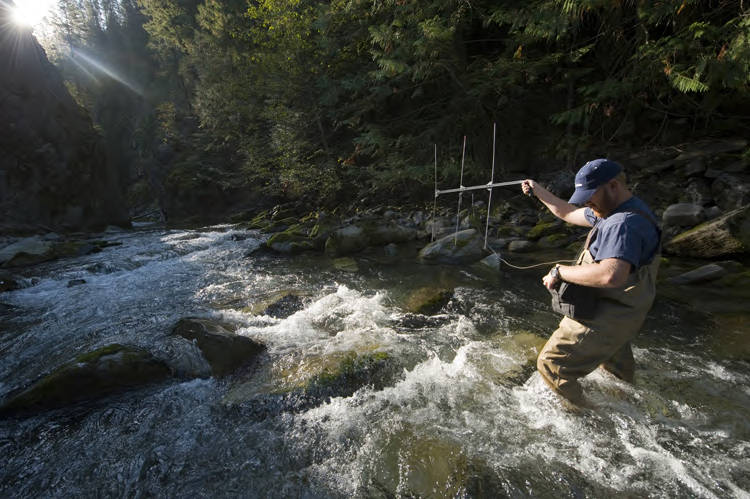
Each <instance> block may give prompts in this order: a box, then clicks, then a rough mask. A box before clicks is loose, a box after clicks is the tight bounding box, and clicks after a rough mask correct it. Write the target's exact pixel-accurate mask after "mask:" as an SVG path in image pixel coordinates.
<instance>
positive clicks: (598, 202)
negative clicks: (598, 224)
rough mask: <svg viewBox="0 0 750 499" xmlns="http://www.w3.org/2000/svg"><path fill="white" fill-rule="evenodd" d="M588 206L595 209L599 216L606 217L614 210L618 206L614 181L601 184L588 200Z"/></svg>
mask: <svg viewBox="0 0 750 499" xmlns="http://www.w3.org/2000/svg"><path fill="white" fill-rule="evenodd" d="M585 206H587V207H589V208H591V209H592V210H593V211H594V215H596V216H597V217H599V218H606V217H607V216H608V215H609V214H610V213H611V212H612V210H614V209H615V208H617V206H615V195H614V190H613V187H612V182H611V181H610V182H607V183H606V184H604V185H602V186H600V187H599V188H598V189H597V190H596V192H594V195H593V196H591V199H589V200H588V202H586V205H585Z"/></svg>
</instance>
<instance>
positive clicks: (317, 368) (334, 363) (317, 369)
mask: <svg viewBox="0 0 750 499" xmlns="http://www.w3.org/2000/svg"><path fill="white" fill-rule="evenodd" d="M389 360H390V356H389V355H388V354H387V353H386V352H378V351H371V352H356V351H351V350H350V351H342V352H333V353H329V354H326V355H319V356H318V355H315V356H308V357H305V358H303V359H298V360H295V361H294V362H290V363H289V364H286V365H282V366H279V367H278V368H277V369H276V373H275V374H276V377H277V378H278V379H279V384H278V385H277V386H278V388H279V389H281V390H282V391H290V390H301V391H303V392H304V393H307V394H313V395H328V396H347V395H351V394H352V393H354V392H355V391H356V390H357V389H359V388H361V387H362V386H364V385H366V384H375V385H381V386H382V383H381V382H382V381H383V379H382V376H383V375H384V374H385V373H384V370H385V368H386V367H387V365H388V363H389Z"/></svg>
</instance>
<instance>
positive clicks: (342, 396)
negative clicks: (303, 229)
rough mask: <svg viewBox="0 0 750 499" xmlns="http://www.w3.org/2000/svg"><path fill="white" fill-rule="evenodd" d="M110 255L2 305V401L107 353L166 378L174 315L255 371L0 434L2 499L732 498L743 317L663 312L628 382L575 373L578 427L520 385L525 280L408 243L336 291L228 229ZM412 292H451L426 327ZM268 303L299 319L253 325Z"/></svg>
mask: <svg viewBox="0 0 750 499" xmlns="http://www.w3.org/2000/svg"><path fill="white" fill-rule="evenodd" d="M112 238H114V239H117V240H118V241H119V242H122V243H123V244H122V246H117V247H111V248H107V249H106V250H105V251H104V252H102V253H101V254H98V255H89V256H87V257H81V258H77V259H73V260H67V261H59V262H53V263H50V264H46V265H44V266H38V267H34V268H32V269H29V270H27V272H28V273H29V275H27V276H26V277H28V278H29V279H32V278H33V279H35V280H36V281H37V282H36V284H35V285H34V286H31V287H28V288H25V289H22V290H18V291H14V292H11V293H5V294H3V295H0V301H2V303H3V304H2V306H1V307H0V324H2V325H3V332H2V335H0V359H1V360H2V368H0V394H7V393H8V392H9V391H10V390H12V389H13V388H16V387H19V386H24V385H26V384H28V383H29V382H30V381H31V380H33V379H35V378H36V377H38V376H40V375H42V374H44V373H46V372H49V371H50V370H51V369H53V368H54V367H55V366H56V365H59V364H61V363H64V362H67V361H69V360H70V359H71V358H74V357H75V356H76V355H77V354H78V353H80V352H83V351H88V350H90V349H92V348H96V347H98V346H101V345H104V344H108V343H112V342H119V343H128V344H135V345H140V346H143V347H145V348H148V349H149V350H150V351H152V352H153V353H154V354H155V355H156V356H157V357H160V358H162V359H164V360H165V361H166V362H168V363H170V364H171V365H174V364H178V363H180V362H184V359H185V358H186V357H190V356H191V355H198V354H197V353H196V350H195V347H194V346H193V345H192V344H190V343H189V342H187V341H186V340H185V341H183V340H181V339H179V340H178V339H175V338H173V337H171V336H170V334H169V332H170V330H171V327H172V326H173V325H174V323H175V322H176V321H177V320H178V319H179V318H182V317H186V316H195V315H199V316H203V317H209V318H215V319H217V320H222V321H224V322H229V323H231V324H233V325H234V326H235V327H236V328H237V332H238V333H239V334H242V335H245V336H248V337H250V338H253V339H256V340H258V341H262V342H263V343H265V344H266V346H267V349H268V350H267V353H266V354H265V355H264V357H263V361H262V362H260V364H259V365H258V366H257V367H256V368H255V370H253V371H251V372H240V373H237V374H235V375H232V376H228V377H226V378H220V379H216V378H206V379H193V380H189V379H184V378H183V379H174V380H172V381H170V382H167V383H164V384H160V385H156V386H151V387H147V388H143V389H140V390H136V391H134V392H130V393H124V394H120V395H117V396H112V397H109V398H107V399H103V400H99V401H97V402H93V403H87V404H80V405H77V406H73V407H69V408H66V409H60V410H58V411H55V412H50V413H45V414H38V415H35V416H32V417H28V418H26V419H19V420H2V421H0V455H1V456H2V457H0V494H1V495H3V496H9V497H37V496H39V495H50V496H55V495H59V496H71V495H82V496H94V495H96V496H123V495H126V496H131V495H132V496H144V495H145V496H149V495H159V496H211V497H227V496H243V497H244V496H264V497H289V496H295V497H352V496H356V497H396V496H399V497H489V496H492V497H495V496H501V497H504V496H510V497H532V496H533V497H552V496H554V497H558V496H559V497H602V496H615V497H636V496H638V497H640V496H645V495H648V496H655V497H675V496H690V497H728V496H736V497H741V496H746V495H747V493H748V491H750V478H748V477H750V474H749V473H747V471H748V470H747V456H748V450H749V449H750V448H749V447H748V444H747V442H748V440H750V423H748V421H750V417H748V416H750V391H748V388H747V387H748V386H750V383H749V382H750V367H749V366H748V362H747V361H748V359H747V357H743V355H742V354H737V353H736V348H732V345H733V343H732V341H738V340H737V338H735V336H739V334H740V333H739V332H740V331H743V332H746V331H747V326H746V324H747V323H746V317H747V315H742V314H738V315H736V316H735V317H734V318H733V319H732V320H733V321H734V322H731V321H729V322H726V321H728V319H725V318H721V319H720V320H724V321H725V322H723V323H722V324H724V327H725V330H726V331H735V333H729V332H727V333H726V334H724V335H723V336H722V335H721V334H719V335H717V334H716V329H717V327H716V326H717V324H718V323H719V322H717V321H718V320H719V319H717V317H716V316H712V315H710V314H706V313H704V312H701V311H699V310H696V309H695V308H691V307H686V306H685V305H684V304H681V303H679V302H676V301H673V300H671V299H669V298H666V297H660V298H659V299H658V300H657V302H656V304H655V306H654V308H653V310H652V311H651V313H650V314H649V318H648V321H647V323H646V326H645V328H644V330H643V333H642V334H641V336H640V337H639V339H638V341H637V342H636V344H635V356H636V360H637V364H638V374H637V379H636V384H635V385H627V384H625V383H622V382H620V381H618V380H616V379H614V378H612V377H610V376H609V375H606V374H603V373H601V372H595V373H593V374H592V375H590V376H589V377H587V378H586V379H585V380H584V388H585V390H586V392H587V394H588V396H589V398H590V400H591V402H592V405H593V406H594V408H593V409H588V410H584V411H582V412H571V411H570V410H567V409H566V408H565V407H563V406H562V405H561V404H560V403H559V400H557V398H556V397H555V396H554V395H553V394H551V393H550V392H549V390H548V389H547V388H546V387H545V386H544V383H543V382H542V381H541V380H540V379H539V376H538V374H536V373H535V369H534V362H535V358H536V355H537V354H538V351H539V349H540V348H541V346H542V345H543V344H544V342H545V339H546V337H547V336H548V335H549V334H550V332H551V331H552V330H553V329H554V328H555V327H556V323H557V322H558V320H559V318H558V317H556V316H555V315H554V314H553V313H552V312H551V310H550V309H549V306H548V299H549V295H548V294H547V292H546V290H544V289H543V287H542V286H541V283H540V281H541V276H542V275H543V273H544V270H545V269H544V268H542V269H537V270H531V271H517V270H512V269H511V270H502V271H501V272H499V273H498V272H492V271H489V270H487V269H484V268H482V267H480V266H467V267H451V266H439V265H438V266H424V265H418V264H415V256H416V247H415V246H410V245H404V246H401V247H399V250H398V255H396V256H389V255H386V254H385V253H384V252H383V251H382V250H379V249H373V250H368V251H367V252H364V253H362V254H359V255H356V256H355V258H354V264H355V265H356V268H357V270H356V271H353V270H354V268H353V267H352V262H347V264H346V266H344V267H342V266H341V265H337V263H336V262H335V261H333V260H331V259H329V258H327V257H325V256H323V255H317V254H305V255H300V256H295V257H292V258H280V257H277V256H273V255H268V254H262V253H254V252H253V249H254V248H256V247H257V246H258V245H259V244H260V242H261V241H262V236H261V235H259V234H258V233H256V232H253V231H246V230H239V229H236V228H235V227H232V226H217V227H211V228H204V229H195V230H173V231H154V230H152V231H142V232H134V233H122V234H118V235H113V236H112ZM79 278H82V279H84V280H85V281H86V283H85V284H83V285H80V286H74V287H70V288H69V287H67V283H68V282H69V281H70V280H72V279H79ZM424 288H439V289H446V290H449V291H451V294H450V297H449V299H448V300H447V301H446V303H444V304H442V306H441V307H440V308H439V310H437V311H436V312H435V313H433V314H431V315H424V314H420V313H415V312H412V311H409V310H408V306H407V303H408V302H409V300H410V297H411V296H412V295H413V294H414V293H415V292H417V291H419V290H422V289H424ZM288 292H294V293H296V294H297V295H299V296H300V297H301V302H302V308H301V310H298V311H296V312H295V313H293V314H291V315H289V316H288V317H283V318H277V317H268V316H264V315H262V314H261V312H259V310H261V309H262V307H259V304H261V303H264V301H266V300H268V299H269V297H272V296H279V295H283V294H285V293H288ZM6 326H7V327H6ZM727 342H728V344H729V346H727ZM733 350H734V351H735V352H734V353H733V352H732V351H733Z"/></svg>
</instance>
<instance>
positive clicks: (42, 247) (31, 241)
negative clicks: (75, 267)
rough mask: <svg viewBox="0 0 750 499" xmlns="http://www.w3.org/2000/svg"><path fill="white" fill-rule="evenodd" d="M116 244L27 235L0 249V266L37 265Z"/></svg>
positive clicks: (93, 251)
mask: <svg viewBox="0 0 750 499" xmlns="http://www.w3.org/2000/svg"><path fill="white" fill-rule="evenodd" d="M116 244H117V243H109V242H107V241H51V240H46V239H44V238H41V237H38V236H34V237H27V238H24V239H21V240H20V241H17V242H15V243H13V244H11V245H9V246H6V247H5V248H3V249H2V250H0V266H2V267H24V266H28V265H36V264H37V263H43V262H48V261H50V260H56V259H58V258H70V257H75V256H82V255H87V254H89V253H96V252H99V251H101V250H102V248H106V247H108V246H114V245H116Z"/></svg>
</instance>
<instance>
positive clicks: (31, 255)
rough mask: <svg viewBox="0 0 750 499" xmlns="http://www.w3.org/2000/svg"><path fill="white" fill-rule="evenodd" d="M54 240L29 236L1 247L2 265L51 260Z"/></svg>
mask: <svg viewBox="0 0 750 499" xmlns="http://www.w3.org/2000/svg"><path fill="white" fill-rule="evenodd" d="M52 258H53V256H52V241H47V240H44V239H42V238H40V237H37V236H35V237H27V238H24V239H21V240H19V241H16V242H15V243H13V244H10V245H8V246H6V247H4V248H2V249H0V265H2V266H3V267H14V266H18V265H27V264H33V263H39V262H44V261H47V260H51V259H52Z"/></svg>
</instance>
